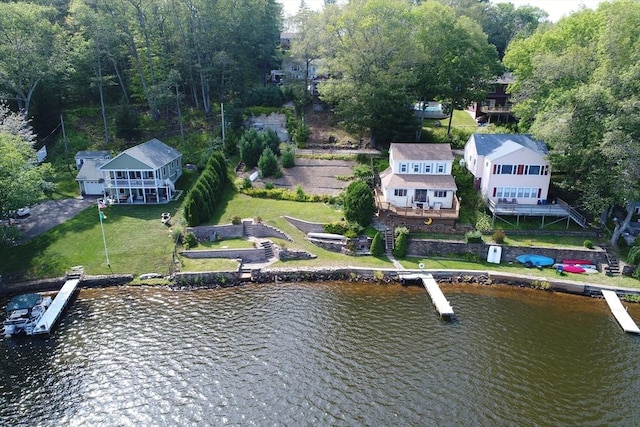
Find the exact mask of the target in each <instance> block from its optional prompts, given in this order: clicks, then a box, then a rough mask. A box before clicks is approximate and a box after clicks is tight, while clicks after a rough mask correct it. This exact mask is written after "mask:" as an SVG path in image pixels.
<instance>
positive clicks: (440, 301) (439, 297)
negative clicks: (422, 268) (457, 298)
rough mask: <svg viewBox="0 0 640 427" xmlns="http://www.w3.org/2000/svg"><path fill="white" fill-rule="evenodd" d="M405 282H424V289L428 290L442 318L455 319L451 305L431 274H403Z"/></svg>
mask: <svg viewBox="0 0 640 427" xmlns="http://www.w3.org/2000/svg"><path fill="white" fill-rule="evenodd" d="M400 278H401V279H404V280H422V284H423V285H424V288H425V289H426V290H427V293H428V294H429V297H430V298H431V301H432V302H433V305H434V306H435V308H436V310H437V311H438V314H440V317H447V318H449V317H453V315H454V313H453V308H451V304H449V301H448V300H447V298H446V297H445V296H444V294H443V293H442V291H441V290H440V286H438V283H437V282H436V281H435V279H434V278H433V276H432V275H430V274H403V275H400Z"/></svg>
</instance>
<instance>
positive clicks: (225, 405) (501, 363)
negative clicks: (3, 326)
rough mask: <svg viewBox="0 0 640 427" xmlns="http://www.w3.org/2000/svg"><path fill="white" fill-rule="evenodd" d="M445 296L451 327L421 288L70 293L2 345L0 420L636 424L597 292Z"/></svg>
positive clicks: (632, 369)
mask: <svg viewBox="0 0 640 427" xmlns="http://www.w3.org/2000/svg"><path fill="white" fill-rule="evenodd" d="M442 290H443V292H444V293H445V295H446V296H447V297H448V299H449V300H450V301H451V304H452V306H453V308H454V310H455V311H456V314H457V319H456V320H455V321H454V322H446V321H441V320H440V319H439V318H438V316H437V314H436V313H435V312H434V311H433V306H432V304H431V302H430V300H429V297H428V295H427V294H426V291H425V290H424V289H423V288H420V287H417V286H415V287H403V286H400V285H375V284H352V283H308V284H307V283H303V284H300V283H295V284H269V285H253V284H252V285H247V286H242V287H237V288H228V289H216V290H200V291H180V292H174V291H169V290H165V289H153V288H136V287H127V288H111V289H95V290H93V289H83V290H82V291H81V292H80V294H79V296H78V298H77V300H75V301H74V303H73V305H72V306H70V307H69V309H68V311H67V312H66V314H65V316H64V318H63V320H62V322H61V323H60V325H59V326H58V328H57V329H55V330H54V333H53V334H52V335H51V337H48V338H39V339H38V338H37V339H28V338H20V339H7V340H0V360H1V361H2V362H0V363H1V365H0V425H29V426H31V425H39V426H60V425H65V426H76V425H77V426H84V425H90V426H98V425H103V426H164V425H189V426H191V425H221V424H229V425H260V426H261V425H307V424H312V423H313V424H318V425H348V426H353V425H376V426H378V425H473V426H515V425H576V426H586V425H637V424H638V422H640V421H639V420H640V405H638V402H639V401H640V363H639V362H638V356H639V355H640V337H636V336H630V335H626V334H625V333H624V332H622V330H621V328H620V327H619V326H618V324H617V323H616V321H615V320H614V318H613V316H612V315H611V313H610V312H609V311H608V308H607V306H606V303H605V302H604V300H599V299H592V298H586V297H578V296H572V295H565V294H556V293H548V292H543V291H535V290H528V289H521V288H515V287H507V286H492V287H487V286H484V287H483V286H475V285H443V286H442ZM2 302H6V301H2ZM625 305H626V304H625ZM629 312H630V313H631V314H632V316H633V317H634V318H635V319H636V321H640V305H631V306H630V308H629Z"/></svg>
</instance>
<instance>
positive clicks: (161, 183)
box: [99, 139, 182, 203]
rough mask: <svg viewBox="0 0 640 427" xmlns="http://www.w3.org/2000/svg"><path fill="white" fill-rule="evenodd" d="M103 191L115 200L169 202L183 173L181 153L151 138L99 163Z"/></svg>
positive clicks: (126, 201)
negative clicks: (101, 163)
mask: <svg viewBox="0 0 640 427" xmlns="http://www.w3.org/2000/svg"><path fill="white" fill-rule="evenodd" d="M99 171H100V177H101V179H102V181H103V188H104V195H105V197H107V199H109V200H111V201H112V202H113V203H167V202H168V201H170V200H171V199H172V198H173V197H174V195H175V191H176V190H175V184H176V182H177V181H178V179H179V178H180V177H181V176H182V154H181V153H180V152H179V151H177V150H175V149H174V148H172V147H169V146H168V145H166V144H165V143H163V142H161V141H159V140H157V139H152V140H150V141H147V142H145V143H143V144H140V145H136V146H135V147H131V148H129V149H128V150H125V151H123V152H122V153H120V154H118V155H117V156H116V157H114V158H113V159H111V160H109V161H107V162H106V163H104V164H103V165H101V166H100V167H99Z"/></svg>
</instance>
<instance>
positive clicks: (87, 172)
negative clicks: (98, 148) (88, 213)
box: [76, 159, 108, 196]
mask: <svg viewBox="0 0 640 427" xmlns="http://www.w3.org/2000/svg"><path fill="white" fill-rule="evenodd" d="M107 161H108V160H105V159H83V161H82V163H81V166H80V170H79V171H78V175H76V181H78V185H80V194H82V195H87V196H101V195H103V194H104V185H103V182H104V180H103V179H102V175H101V174H100V166H102V165H103V164H105V163H106V162H107Z"/></svg>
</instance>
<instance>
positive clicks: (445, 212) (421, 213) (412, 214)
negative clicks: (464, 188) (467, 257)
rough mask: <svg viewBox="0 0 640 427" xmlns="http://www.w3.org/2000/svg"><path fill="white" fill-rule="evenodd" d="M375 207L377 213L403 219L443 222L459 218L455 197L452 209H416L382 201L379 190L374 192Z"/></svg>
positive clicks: (458, 205) (458, 208)
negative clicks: (438, 220) (442, 220)
mask: <svg viewBox="0 0 640 427" xmlns="http://www.w3.org/2000/svg"><path fill="white" fill-rule="evenodd" d="M375 201H376V207H377V208H378V210H379V211H385V212H387V213H388V214H393V215H397V216H399V217H404V218H417V219H424V220H425V221H428V220H429V219H431V220H432V221H433V220H437V219H445V220H457V219H458V217H459V216H460V203H459V202H458V199H457V198H456V197H454V198H453V208H452V209H442V208H441V209H429V208H426V209H425V208H418V207H411V206H409V207H398V206H395V205H392V204H391V203H389V202H387V201H385V200H384V196H383V195H382V192H381V191H380V190H379V189H376V192H375Z"/></svg>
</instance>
